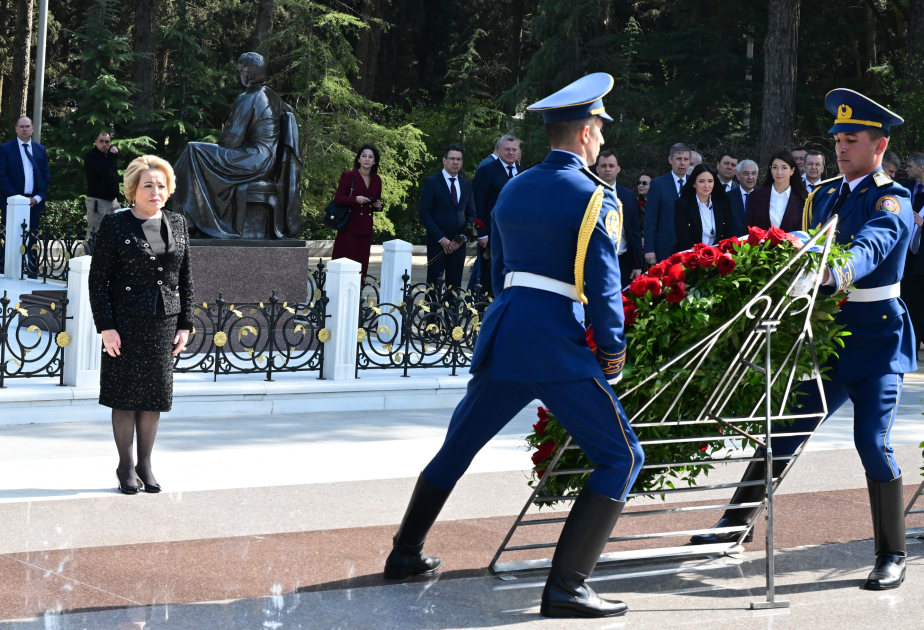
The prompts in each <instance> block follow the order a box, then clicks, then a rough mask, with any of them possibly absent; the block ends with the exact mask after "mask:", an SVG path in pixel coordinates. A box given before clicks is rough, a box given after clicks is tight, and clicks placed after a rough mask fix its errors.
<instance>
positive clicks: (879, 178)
mask: <svg viewBox="0 0 924 630" xmlns="http://www.w3.org/2000/svg"><path fill="white" fill-rule="evenodd" d="M873 181H874V182H876V186H878V187H879V188H882V187H883V186H888V185H889V184H891V183H892V178H891V177H889V176H888V175H886V174H885V173H883V172H882V171H879V172H878V173H873Z"/></svg>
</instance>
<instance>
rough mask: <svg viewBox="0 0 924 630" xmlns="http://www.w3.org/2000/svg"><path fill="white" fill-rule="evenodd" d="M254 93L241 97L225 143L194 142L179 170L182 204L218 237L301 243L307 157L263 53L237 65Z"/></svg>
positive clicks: (177, 197)
mask: <svg viewBox="0 0 924 630" xmlns="http://www.w3.org/2000/svg"><path fill="white" fill-rule="evenodd" d="M237 68H238V71H239V72H240V73H241V82H242V83H243V84H244V87H246V88H247V91H246V92H244V93H243V94H241V95H240V96H238V97H237V100H236V101H235V102H234V107H233V109H232V110H231V116H230V118H229V119H228V122H227V123H225V127H224V130H223V132H222V134H221V139H219V141H218V144H212V143H209V142H190V143H189V144H188V145H186V149H184V150H183V154H182V155H181V156H180V159H179V160H177V163H176V165H175V167H174V170H175V171H176V176H177V177H176V180H177V181H176V192H174V193H173V196H172V203H173V205H174V207H175V208H176V209H178V210H180V211H182V212H184V213H185V214H186V216H187V218H188V219H189V223H191V224H192V225H194V226H195V227H196V228H198V231H199V232H202V233H203V234H204V235H207V236H211V237H214V238H223V239H239V238H297V237H298V236H299V234H300V232H301V228H302V214H301V195H300V179H301V173H302V160H301V154H300V151H299V146H298V126H297V124H296V120H295V114H294V112H293V110H292V108H291V107H289V106H288V105H286V104H285V103H283V102H282V99H280V98H279V95H278V94H276V92H274V91H273V90H272V89H270V88H269V87H267V86H266V85H265V83H266V63H265V62H264V60H263V57H261V56H260V55H258V54H257V53H253V52H249V53H245V54H243V55H241V58H240V59H238V61H237Z"/></svg>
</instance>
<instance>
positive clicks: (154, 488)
mask: <svg viewBox="0 0 924 630" xmlns="http://www.w3.org/2000/svg"><path fill="white" fill-rule="evenodd" d="M135 476H136V477H137V478H138V483H140V484H141V489H142V490H144V491H145V492H149V493H151V494H157V493H158V492H160V485H159V484H156V483H145V482H143V481H141V475H139V474H138V468H137V467H136V468H135Z"/></svg>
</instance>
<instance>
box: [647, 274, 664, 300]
mask: <svg viewBox="0 0 924 630" xmlns="http://www.w3.org/2000/svg"><path fill="white" fill-rule="evenodd" d="M645 288H646V290H647V291H651V297H658V296H659V295H661V281H660V280H658V279H657V278H646V279H645Z"/></svg>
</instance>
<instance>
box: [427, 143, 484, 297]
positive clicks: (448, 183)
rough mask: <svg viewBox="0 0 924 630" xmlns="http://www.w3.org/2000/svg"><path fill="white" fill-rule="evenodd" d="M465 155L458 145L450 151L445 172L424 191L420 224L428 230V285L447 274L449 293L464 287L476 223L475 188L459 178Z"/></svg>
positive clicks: (445, 157) (432, 178)
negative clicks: (469, 244)
mask: <svg viewBox="0 0 924 630" xmlns="http://www.w3.org/2000/svg"><path fill="white" fill-rule="evenodd" d="M463 155H464V153H463V149H462V147H460V146H459V145H458V144H450V145H449V146H448V147H446V150H445V151H443V170H442V171H440V172H439V173H437V174H436V175H431V176H430V177H428V178H427V180H426V181H425V182H424V185H423V189H422V190H421V191H420V209H419V215H420V222H421V223H423V224H424V227H425V228H426V229H427V260H428V261H429V262H428V264H427V284H430V285H432V284H434V283H436V282H437V281H438V280H442V279H443V274H444V273H445V283H446V284H445V286H446V289H447V290H448V289H450V288H453V289H459V288H461V287H462V272H463V271H464V270H465V244H466V242H468V238H467V237H466V236H465V233H466V232H467V231H469V230H470V229H471V227H472V224H473V223H474V222H475V202H474V199H473V197H472V184H471V182H469V181H468V180H467V179H465V178H463V177H460V176H459V172H460V171H461V170H462V158H463ZM436 297H438V296H434V298H436Z"/></svg>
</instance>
